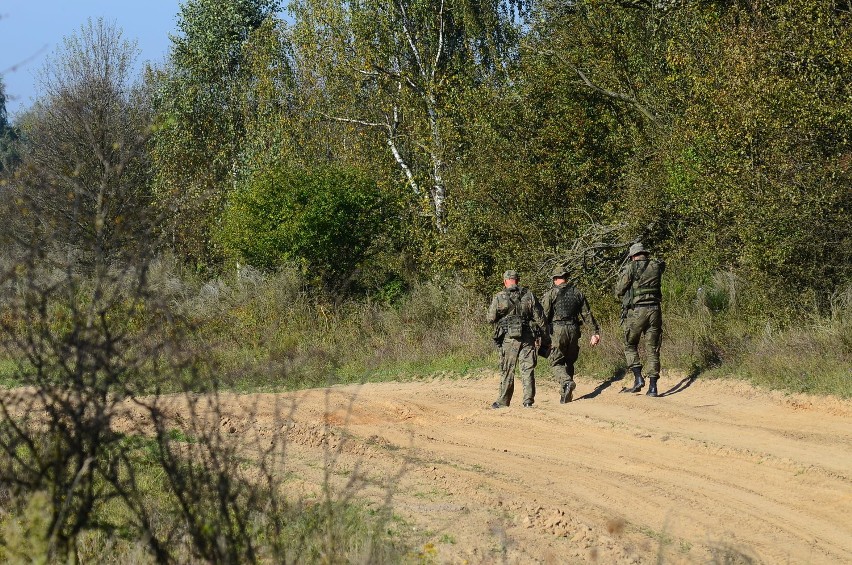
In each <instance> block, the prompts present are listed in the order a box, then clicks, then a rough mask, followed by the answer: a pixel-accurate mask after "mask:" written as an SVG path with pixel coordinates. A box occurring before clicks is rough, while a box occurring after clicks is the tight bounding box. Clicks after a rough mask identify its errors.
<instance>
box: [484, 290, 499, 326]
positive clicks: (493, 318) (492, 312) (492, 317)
mask: <svg viewBox="0 0 852 565" xmlns="http://www.w3.org/2000/svg"><path fill="white" fill-rule="evenodd" d="M497 314H498V312H497V297H496V296H495V297H494V298H493V299H492V300H491V306H489V307H488V316H487V317H486V320H487V321H488V323H489V324H494V323H496V322H497Z"/></svg>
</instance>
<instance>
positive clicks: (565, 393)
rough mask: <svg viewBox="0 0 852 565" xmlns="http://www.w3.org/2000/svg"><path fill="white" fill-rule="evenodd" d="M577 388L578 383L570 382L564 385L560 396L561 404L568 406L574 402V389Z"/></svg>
mask: <svg viewBox="0 0 852 565" xmlns="http://www.w3.org/2000/svg"><path fill="white" fill-rule="evenodd" d="M575 388H577V383H575V382H574V381H568V382H567V383H565V384H564V385H562V394H561V395H560V396H559V404H568V403H569V402H571V401H572V400H574V389H575Z"/></svg>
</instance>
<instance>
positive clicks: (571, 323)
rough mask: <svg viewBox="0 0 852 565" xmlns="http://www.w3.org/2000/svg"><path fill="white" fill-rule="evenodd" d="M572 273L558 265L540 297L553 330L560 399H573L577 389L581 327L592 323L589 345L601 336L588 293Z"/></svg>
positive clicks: (553, 365)
mask: <svg viewBox="0 0 852 565" xmlns="http://www.w3.org/2000/svg"><path fill="white" fill-rule="evenodd" d="M569 277H570V272H569V270H568V269H566V268H565V267H563V266H561V265H559V266H557V267H556V268H554V269H553V273H552V274H551V279H552V280H553V286H552V287H551V288H550V289H549V290H548V291H547V292H545V293H544V295H543V296H542V297H541V307H542V310H543V311H544V319H545V321H546V322H547V324H548V328H549V330H550V348H551V349H550V354H549V355H548V359H549V360H550V366H551V368H552V370H553V376H554V377H556V380H557V381H558V382H559V393H560V394H559V402H560V404H565V403H567V402H571V400H572V399H573V395H574V389H575V388H576V387H577V384H576V383H575V382H574V363H575V362H576V361H577V357H578V356H579V355H580V335H581V332H580V326H581V325H582V324H583V323H584V322H585V323H588V324H591V326H592V328H593V329H594V332H595V333H594V334H593V335H592V337H591V338H590V339H589V345H590V346H592V347H595V346H596V345H597V344H598V343H599V342H600V339H601V336H600V326H598V323H597V321H596V320H595V317H594V316H592V311H591V310H590V309H589V302H588V300H586V295H585V294H583V293H582V292H580V291H579V290H578V289H577V288H576V287H575V286H574V285H573V284H571V283H570V282H569Z"/></svg>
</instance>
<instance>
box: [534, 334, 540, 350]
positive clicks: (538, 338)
mask: <svg viewBox="0 0 852 565" xmlns="http://www.w3.org/2000/svg"><path fill="white" fill-rule="evenodd" d="M539 347H541V338H540V337H537V338H535V348H536V350H538V348H539Z"/></svg>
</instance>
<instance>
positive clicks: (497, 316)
mask: <svg viewBox="0 0 852 565" xmlns="http://www.w3.org/2000/svg"><path fill="white" fill-rule="evenodd" d="M518 280H519V277H518V273H517V271H514V270H511V269H510V270H508V271H506V272H505V273H503V289H502V290H500V291H499V292H498V293H497V294H495V295H494V299H493V300H492V301H491V306H490V307H489V308H488V323H490V324H494V342H495V344H496V345H497V347H498V349H499V350H500V370H501V373H502V379H501V381H500V397H499V398H498V399H497V400H496V401H495V402H494V403H493V404H492V405H491V407H492V408H503V407H506V406H509V403H510V402H511V401H512V394H513V392H514V390H515V367H516V366H518V365H520V372H521V382H523V384H524V406H525V407H527V408H529V407H531V406H532V405H533V403H534V402H535V366H536V361H537V353H536V342H537V340H539V339H540V338H541V336H542V334H543V333H544V329H545V325H544V318H543V317H542V313H541V304H539V302H538V300H537V299H536V297H535V295H534V294H533V293H532V292H531V291H530V290H529V289H527V288H524V287H522V286H519V285H518Z"/></svg>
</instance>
